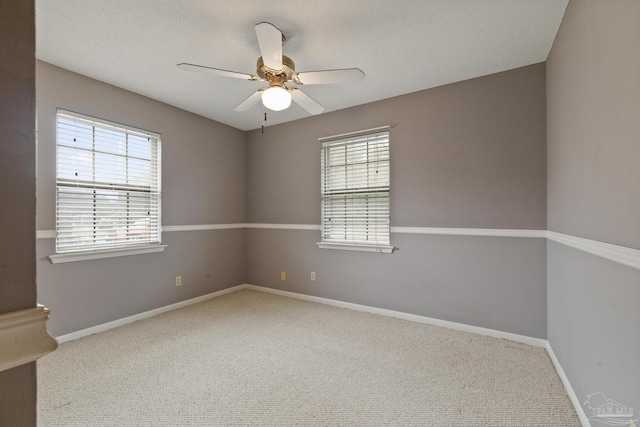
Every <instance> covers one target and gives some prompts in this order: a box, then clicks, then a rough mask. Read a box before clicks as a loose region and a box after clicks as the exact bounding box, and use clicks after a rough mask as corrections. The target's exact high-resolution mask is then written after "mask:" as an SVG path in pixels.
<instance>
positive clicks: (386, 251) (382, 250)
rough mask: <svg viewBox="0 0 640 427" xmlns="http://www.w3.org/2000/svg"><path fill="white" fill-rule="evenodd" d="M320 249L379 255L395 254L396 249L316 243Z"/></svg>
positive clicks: (350, 244) (354, 244) (377, 246)
mask: <svg viewBox="0 0 640 427" xmlns="http://www.w3.org/2000/svg"><path fill="white" fill-rule="evenodd" d="M316 245H318V247H319V248H320V249H339V250H341V251H360V252H376V253H379V254H390V253H393V250H394V249H395V247H393V246H382V245H359V244H357V243H334V242H316Z"/></svg>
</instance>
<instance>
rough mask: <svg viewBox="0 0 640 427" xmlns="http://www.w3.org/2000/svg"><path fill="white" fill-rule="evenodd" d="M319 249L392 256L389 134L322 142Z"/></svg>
mask: <svg viewBox="0 0 640 427" xmlns="http://www.w3.org/2000/svg"><path fill="white" fill-rule="evenodd" d="M320 141H321V142H322V148H321V163H322V167H321V169H322V224H321V229H322V241H321V242H319V243H318V246H319V247H321V248H336V249H349V250H365V251H375V252H387V253H388V252H392V250H393V247H392V246H390V242H389V128H388V127H385V128H379V129H374V130H371V131H363V132H359V133H353V134H348V135H339V136H336V137H329V138H322V139H320Z"/></svg>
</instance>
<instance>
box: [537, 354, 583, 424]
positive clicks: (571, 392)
mask: <svg viewBox="0 0 640 427" xmlns="http://www.w3.org/2000/svg"><path fill="white" fill-rule="evenodd" d="M547 353H548V354H549V358H550V359H551V362H553V367H554V368H556V372H557V373H558V376H559V377H560V380H562V385H564V389H565V390H566V391H567V395H568V396H569V399H570V400H571V403H572V404H573V408H574V409H575V410H576V412H577V413H578V418H580V422H581V423H582V426H583V427H591V423H590V422H589V419H588V417H587V414H585V412H584V407H583V406H582V402H581V400H580V399H578V396H577V395H576V393H575V391H574V390H573V387H571V383H570V382H569V378H567V375H566V374H565V372H564V369H562V365H560V361H559V360H558V358H557V357H556V354H555V353H554V352H553V349H552V348H551V344H550V343H549V342H547Z"/></svg>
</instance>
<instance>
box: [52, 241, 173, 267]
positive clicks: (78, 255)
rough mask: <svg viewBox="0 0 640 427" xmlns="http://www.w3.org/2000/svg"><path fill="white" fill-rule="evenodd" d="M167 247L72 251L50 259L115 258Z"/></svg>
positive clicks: (67, 260) (150, 246)
mask: <svg viewBox="0 0 640 427" xmlns="http://www.w3.org/2000/svg"><path fill="white" fill-rule="evenodd" d="M166 247H167V245H147V246H139V247H133V248H119V249H106V250H102V251H92V252H71V253H68V254H55V255H49V259H50V260H51V263H52V264H59V263H63V262H75V261H87V260H92V259H101V258H115V257H119V256H128V255H140V254H151V253H155V252H162V251H164V249H165V248H166Z"/></svg>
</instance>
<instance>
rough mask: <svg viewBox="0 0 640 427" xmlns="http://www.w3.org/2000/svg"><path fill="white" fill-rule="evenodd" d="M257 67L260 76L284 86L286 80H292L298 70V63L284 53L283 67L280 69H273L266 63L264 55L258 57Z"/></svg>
mask: <svg viewBox="0 0 640 427" xmlns="http://www.w3.org/2000/svg"><path fill="white" fill-rule="evenodd" d="M257 68H258V71H257V73H258V76H259V77H260V78H262V79H265V80H266V81H268V82H269V83H271V84H276V85H278V86H282V85H283V84H284V83H285V82H288V81H289V80H292V79H293V75H294V74H295V72H296V64H295V63H294V62H293V60H292V59H291V58H289V57H288V56H285V55H282V68H281V69H280V70H272V69H271V68H269V67H267V66H266V65H264V61H263V60H262V57H260V58H258V63H257Z"/></svg>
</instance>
